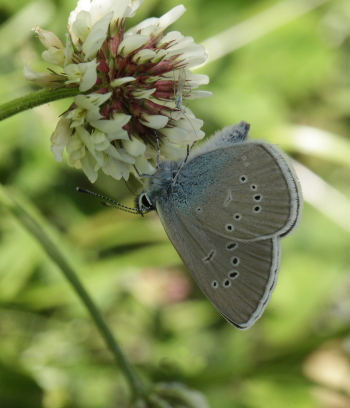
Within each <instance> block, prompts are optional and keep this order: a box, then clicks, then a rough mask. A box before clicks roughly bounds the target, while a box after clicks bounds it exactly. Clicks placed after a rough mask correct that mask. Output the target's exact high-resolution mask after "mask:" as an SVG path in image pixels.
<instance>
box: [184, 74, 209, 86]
mask: <svg viewBox="0 0 350 408" xmlns="http://www.w3.org/2000/svg"><path fill="white" fill-rule="evenodd" d="M186 82H187V83H188V85H189V86H190V87H191V88H197V87H198V86H200V85H207V84H208V83H209V77H208V75H203V74H192V72H191V71H189V70H188V73H186Z"/></svg>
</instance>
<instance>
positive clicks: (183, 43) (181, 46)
mask: <svg viewBox="0 0 350 408" xmlns="http://www.w3.org/2000/svg"><path fill="white" fill-rule="evenodd" d="M192 45H198V44H196V43H195V42H194V39H193V38H192V37H182V39H181V40H178V41H176V42H175V41H174V42H173V43H172V44H171V45H170V46H169V48H168V51H169V52H170V51H171V52H173V51H177V53H178V52H179V51H181V52H183V51H184V50H185V49H186V48H187V47H191V46H192ZM201 47H203V46H202V45H201ZM203 49H204V47H203Z"/></svg>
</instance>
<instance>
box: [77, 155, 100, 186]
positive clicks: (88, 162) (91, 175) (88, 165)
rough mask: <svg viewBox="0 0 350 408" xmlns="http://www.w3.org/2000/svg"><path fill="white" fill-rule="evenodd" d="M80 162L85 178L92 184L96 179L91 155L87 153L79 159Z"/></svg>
mask: <svg viewBox="0 0 350 408" xmlns="http://www.w3.org/2000/svg"><path fill="white" fill-rule="evenodd" d="M80 162H81V166H82V168H83V170H84V173H85V174H86V176H87V178H88V179H89V180H90V182H91V183H94V182H95V181H96V179H97V171H96V170H95V160H94V157H93V156H92V155H91V154H89V153H87V154H86V155H85V156H84V157H82V158H81V160H80Z"/></svg>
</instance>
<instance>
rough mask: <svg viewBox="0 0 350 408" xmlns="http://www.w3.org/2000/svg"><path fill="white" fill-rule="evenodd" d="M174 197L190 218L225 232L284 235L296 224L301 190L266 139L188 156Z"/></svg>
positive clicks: (240, 235) (231, 234)
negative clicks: (189, 158)
mask: <svg viewBox="0 0 350 408" xmlns="http://www.w3.org/2000/svg"><path fill="white" fill-rule="evenodd" d="M174 200H175V201H177V203H178V205H180V206H181V210H182V212H183V213H184V215H185V216H186V217H188V218H189V221H190V222H193V223H195V224H196V225H197V226H199V227H201V226H202V228H205V229H208V230H210V231H213V232H215V233H217V234H219V235H221V236H226V237H233V238H236V239H241V240H255V239H264V238H268V237H273V236H274V235H280V236H284V235H287V234H288V233H289V232H291V231H292V230H293V229H294V227H295V226H296V225H297V223H298V220H299V217H300V207H301V192H300V186H299V182H298V179H297V177H296V176H295V174H294V170H293V168H292V167H291V165H289V164H288V162H287V161H286V159H285V158H284V155H283V153H282V152H280V151H279V149H277V148H276V147H274V146H272V145H269V144H267V143H263V142H244V143H235V144H232V145H231V146H229V147H227V146H226V147H223V148H217V149H214V150H212V151H209V152H206V153H204V154H201V155H197V156H196V157H195V158H193V159H192V160H189V161H188V162H187V163H186V164H185V165H184V166H183V169H182V170H181V172H180V173H179V176H178V182H177V184H176V185H175V186H174Z"/></svg>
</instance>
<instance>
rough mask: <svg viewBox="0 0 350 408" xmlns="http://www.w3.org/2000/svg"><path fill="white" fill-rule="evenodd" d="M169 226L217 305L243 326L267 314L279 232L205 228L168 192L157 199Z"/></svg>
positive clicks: (187, 262) (171, 236)
mask: <svg viewBox="0 0 350 408" xmlns="http://www.w3.org/2000/svg"><path fill="white" fill-rule="evenodd" d="M157 211H158V214H159V216H160V219H161V221H162V224H163V226H164V228H165V231H166V233H167V235H168V237H169V239H170V241H171V242H172V244H173V245H174V247H175V249H176V250H177V252H178V254H179V255H180V257H181V259H182V261H183V263H184V264H185V266H186V267H187V269H188V270H189V271H190V273H191V275H192V277H193V278H194V280H195V281H196V283H197V284H198V286H199V287H200V288H201V290H202V291H203V292H204V294H205V295H206V296H207V297H208V299H209V300H210V301H211V302H212V303H213V304H214V306H215V307H216V308H217V310H218V311H219V312H220V313H221V314H222V315H223V316H224V317H225V318H226V319H227V320H228V321H229V322H230V323H231V324H233V325H235V326H236V327H238V328H239V329H242V330H244V329H248V328H249V327H250V326H251V325H252V324H254V323H255V321H256V320H257V319H258V318H259V317H260V316H261V315H262V313H263V311H264V309H265V307H266V305H267V303H268V301H269V299H270V296H271V293H272V291H273V289H274V287H275V285H276V281H277V274H278V271H279V263H280V246H279V238H278V237H273V238H269V239H265V240H260V241H252V242H239V241H235V240H234V239H227V238H225V237H222V236H220V235H218V234H215V233H214V232H211V231H208V230H203V229H202V228H200V227H198V226H196V225H195V224H193V223H190V222H188V219H187V218H186V217H185V216H184V215H183V214H182V213H181V211H179V209H176V208H175V206H174V205H173V203H172V201H171V200H167V199H166V198H165V197H163V198H162V199H160V200H159V201H158V202H157Z"/></svg>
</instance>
